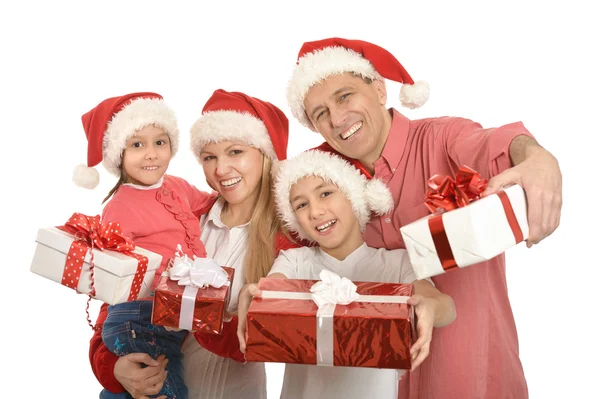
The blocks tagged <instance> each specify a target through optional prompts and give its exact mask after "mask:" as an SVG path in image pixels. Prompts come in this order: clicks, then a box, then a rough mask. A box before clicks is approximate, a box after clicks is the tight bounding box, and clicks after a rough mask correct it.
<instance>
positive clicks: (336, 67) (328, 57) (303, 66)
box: [287, 37, 429, 129]
mask: <svg viewBox="0 0 600 399" xmlns="http://www.w3.org/2000/svg"><path fill="white" fill-rule="evenodd" d="M345 72H352V73H355V74H358V75H360V76H362V77H364V78H370V79H382V78H386V79H389V80H393V81H395V82H400V83H403V86H402V89H401V91H400V101H401V103H402V105H403V106H405V107H407V108H418V107H420V106H422V105H423V104H425V102H427V99H428V98H429V85H428V84H427V83H426V82H424V81H418V82H414V81H413V79H412V78H411V77H410V75H409V74H408V72H406V70H405V69H404V67H403V66H402V64H400V62H399V61H398V60H397V59H396V58H395V57H394V56H393V55H392V54H391V53H390V52H388V51H387V50H385V49H383V48H381V47H379V46H377V45H375V44H372V43H369V42H365V41H362V40H347V39H340V38H337V37H334V38H330V39H323V40H319V41H315V42H306V43H304V45H303V46H302V48H301V49H300V52H299V53H298V62H297V65H296V68H295V69H294V72H293V74H292V78H291V79H290V82H289V84H288V88H287V99H288V104H289V106H290V108H291V109H292V114H293V115H294V117H296V119H298V121H300V123H302V124H303V125H304V126H306V127H308V128H310V129H313V127H312V124H311V123H310V121H309V120H308V118H307V117H306V114H305V112H304V98H305V97H306V93H308V90H309V89H310V88H311V87H312V86H314V85H315V84H317V83H319V82H321V81H323V80H324V79H326V78H327V77H329V76H333V75H341V74H343V73H345Z"/></svg>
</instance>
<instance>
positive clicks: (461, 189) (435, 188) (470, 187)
mask: <svg viewBox="0 0 600 399" xmlns="http://www.w3.org/2000/svg"><path fill="white" fill-rule="evenodd" d="M487 183H488V182H487V179H482V178H481V176H480V175H479V173H477V172H475V171H474V170H473V169H471V168H469V167H468V166H461V167H460V169H458V173H456V180H453V179H452V178H451V177H450V176H442V175H434V176H433V177H431V178H430V179H429V181H428V182H427V186H428V187H429V189H428V190H427V193H425V205H426V206H427V208H428V209H429V211H430V212H431V213H436V212H440V211H451V210H453V209H456V208H462V207H463V206H467V205H469V204H470V203H471V202H473V201H476V200H478V199H479V198H481V193H483V191H484V190H485V188H486V187H487Z"/></svg>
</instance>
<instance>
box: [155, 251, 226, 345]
mask: <svg viewBox="0 0 600 399" xmlns="http://www.w3.org/2000/svg"><path fill="white" fill-rule="evenodd" d="M181 255H182V254H181V253H180V254H179V255H178V256H176V257H175V258H174V262H173V266H172V267H171V268H170V269H169V270H168V271H166V272H164V273H163V276H162V277H161V279H160V281H159V283H158V286H157V287H156V289H155V291H154V299H153V301H154V302H153V307H152V323H153V324H158V325H162V326H167V327H173V328H180V329H183V330H190V331H192V330H193V331H196V332H204V333H209V334H220V333H221V331H222V329H223V319H224V315H225V311H226V310H227V306H228V304H229V298H230V296H231V289H230V286H231V283H232V282H233V275H234V271H235V270H234V269H233V268H231V267H221V266H220V265H219V264H217V263H216V262H215V261H214V260H212V259H208V258H195V259H194V260H193V261H192V260H191V259H189V258H188V257H187V256H186V255H182V256H181Z"/></svg>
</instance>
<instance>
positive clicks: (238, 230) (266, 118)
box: [90, 90, 294, 398]
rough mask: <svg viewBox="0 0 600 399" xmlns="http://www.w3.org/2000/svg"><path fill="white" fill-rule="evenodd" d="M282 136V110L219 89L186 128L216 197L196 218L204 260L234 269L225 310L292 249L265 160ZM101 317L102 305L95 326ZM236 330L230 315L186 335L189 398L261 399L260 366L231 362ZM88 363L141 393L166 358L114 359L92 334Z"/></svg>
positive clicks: (103, 376) (276, 152) (155, 386)
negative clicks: (216, 326) (213, 330)
mask: <svg viewBox="0 0 600 399" xmlns="http://www.w3.org/2000/svg"><path fill="white" fill-rule="evenodd" d="M287 141H288V121H287V118H286V117H285V115H284V114H283V113H282V112H281V110H279V109H278V108H277V107H275V106H273V105H272V104H269V103H267V102H263V101H261V100H258V99H256V98H253V97H249V96H246V95H245V94H242V93H237V92H226V91H224V90H217V91H215V92H214V93H213V95H212V97H211V98H210V99H209V100H208V102H207V103H206V105H205V106H204V109H203V111H202V116H201V118H200V119H199V120H198V121H197V122H196V123H195V124H194V126H192V129H191V146H192V151H193V152H194V154H195V155H196V157H197V158H198V160H199V161H200V163H201V165H202V168H203V169H204V173H205V176H206V179H207V182H208V184H209V185H210V186H211V187H212V188H213V189H214V190H216V191H217V192H219V194H220V195H219V197H218V198H217V200H216V202H215V203H214V204H213V205H212V207H211V209H210V211H209V212H208V213H207V214H206V215H204V216H203V217H202V219H201V221H200V224H201V229H202V234H201V239H202V242H203V243H204V245H205V246H206V250H207V257H212V258H213V259H215V260H216V261H217V262H218V263H220V264H223V265H227V266H229V267H233V268H235V270H236V273H235V277H234V281H233V284H232V287H231V290H232V292H231V293H232V295H231V301H230V305H229V308H228V311H229V313H232V314H234V313H235V312H236V311H237V301H238V295H239V291H240V290H241V288H242V287H243V286H244V284H247V283H252V282H257V281H258V280H259V279H260V278H261V277H264V276H266V275H267V273H268V272H269V270H270V268H271V265H272V264H273V261H274V259H275V257H276V255H277V253H278V252H279V250H280V249H288V248H291V247H292V246H294V244H292V243H291V242H290V241H289V240H288V239H287V238H286V236H284V235H283V234H282V233H281V226H280V225H279V221H278V219H277V218H276V216H275V208H274V206H275V205H274V199H273V196H272V191H271V165H272V162H273V161H276V160H283V159H285V158H286V150H287ZM105 317H106V310H105V308H104V307H103V309H102V311H101V313H100V315H99V317H98V321H97V326H101V325H102V323H103V321H104V318H105ZM236 329H237V318H236V317H233V319H232V321H231V322H228V323H225V326H224V332H223V335H222V336H210V335H207V334H195V338H196V339H194V336H191V334H189V335H188V337H187V339H186V340H185V342H184V344H183V347H182V351H183V353H184V368H185V379H186V384H187V385H188V389H189V397H190V398H229V397H235V398H242V397H245V398H266V376H265V369H264V364H262V363H241V362H238V361H235V360H233V359H237V360H242V359H243V357H241V354H240V353H239V349H238V341H237V336H236ZM201 345H202V346H201ZM205 348H208V349H209V350H210V351H209V350H207V349H205ZM211 351H212V352H211ZM213 352H214V353H213ZM219 355H221V356H219ZM232 358H233V359H232ZM90 362H91V364H92V369H93V371H94V374H95V375H96V377H97V378H98V380H99V381H100V383H101V384H102V385H103V386H104V387H105V388H106V389H107V390H108V391H111V392H123V391H124V390H126V391H128V392H129V393H130V394H131V395H132V396H134V397H136V398H138V397H142V398H143V397H147V396H150V395H154V394H156V393H158V392H159V391H160V389H161V387H162V384H163V382H164V378H165V372H164V366H165V364H166V362H168V359H165V358H164V357H162V356H161V357H159V358H158V359H157V360H153V359H152V358H150V357H149V356H148V355H145V354H140V353H134V354H130V355H127V356H123V357H120V358H117V357H116V356H114V355H113V354H112V353H110V352H109V351H108V350H107V349H106V347H105V346H104V345H103V344H102V339H101V332H100V331H97V332H96V333H95V335H94V337H93V338H92V340H91V342H90ZM142 365H147V366H148V367H145V368H142Z"/></svg>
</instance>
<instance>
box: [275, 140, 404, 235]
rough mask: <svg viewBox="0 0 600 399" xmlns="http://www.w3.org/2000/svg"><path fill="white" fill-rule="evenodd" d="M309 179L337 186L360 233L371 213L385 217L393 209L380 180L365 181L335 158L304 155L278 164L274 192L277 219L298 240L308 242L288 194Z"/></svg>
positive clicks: (321, 154)
mask: <svg viewBox="0 0 600 399" xmlns="http://www.w3.org/2000/svg"><path fill="white" fill-rule="evenodd" d="M308 176H317V177H320V178H322V179H323V180H325V181H327V182H331V183H333V184H335V185H336V186H338V188H339V190H340V192H341V193H342V194H343V195H344V196H345V197H346V198H347V199H348V201H350V203H351V204H352V209H353V210H354V214H355V215H356V218H357V219H358V223H359V225H360V229H361V231H364V229H365V227H366V225H367V222H368V221H369V219H370V217H371V213H375V214H377V215H384V214H386V213H388V212H390V211H391V210H392V209H393V206H394V201H393V198H392V194H391V193H390V190H389V189H388V188H387V186H386V185H385V184H384V183H383V182H382V181H381V180H378V179H371V180H367V178H366V177H365V176H364V175H363V174H362V173H360V171H359V170H358V169H356V168H355V167H354V166H352V165H351V164H350V163H349V162H347V161H345V160H344V159H342V158H340V157H339V156H337V155H335V154H332V153H328V152H323V151H319V150H309V151H305V152H303V153H300V154H299V155H297V156H296V157H294V158H292V159H288V160H286V161H282V162H278V163H277V170H276V173H275V188H274V191H275V203H276V206H277V212H278V213H279V216H280V218H281V219H282V220H283V222H284V223H285V225H286V227H287V228H288V229H289V230H291V231H293V232H295V233H297V234H298V236H299V237H300V238H301V239H305V240H309V241H311V239H310V237H309V236H308V235H307V234H306V232H304V231H303V230H302V228H300V225H299V224H298V221H297V220H296V215H295V213H294V209H293V208H292V204H291V203H290V190H291V189H292V186H293V185H294V184H296V183H297V182H298V181H299V180H301V179H302V178H305V177H308Z"/></svg>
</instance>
